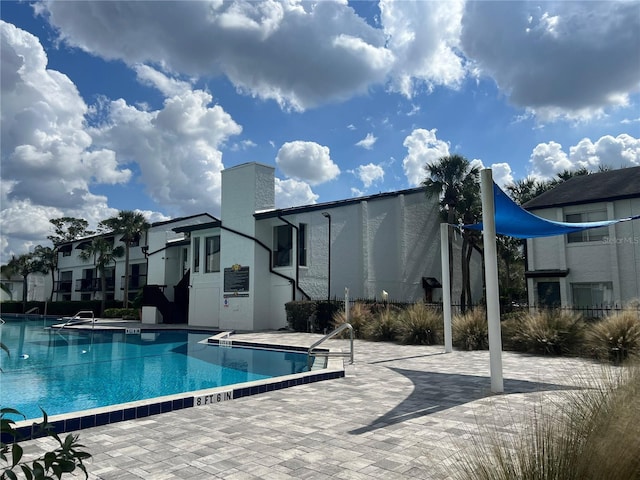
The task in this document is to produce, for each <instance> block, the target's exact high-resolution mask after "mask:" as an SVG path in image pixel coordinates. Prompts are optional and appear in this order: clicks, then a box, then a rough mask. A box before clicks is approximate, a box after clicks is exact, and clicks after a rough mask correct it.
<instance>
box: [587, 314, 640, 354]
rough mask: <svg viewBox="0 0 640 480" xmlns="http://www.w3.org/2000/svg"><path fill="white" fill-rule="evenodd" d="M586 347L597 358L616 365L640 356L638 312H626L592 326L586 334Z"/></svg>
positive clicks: (611, 316)
mask: <svg viewBox="0 0 640 480" xmlns="http://www.w3.org/2000/svg"><path fill="white" fill-rule="evenodd" d="M585 347H586V350H587V351H589V352H591V353H592V354H593V355H594V356H595V357H597V358H599V359H603V360H610V361H612V362H614V363H620V362H623V361H625V360H627V359H628V358H629V357H630V356H638V355H640V317H639V314H638V312H637V311H633V310H624V311H623V312H621V313H619V314H612V315H610V316H608V317H607V318H605V319H604V320H601V321H600V322H598V323H594V324H592V325H590V326H589V328H588V329H587V331H586V334H585Z"/></svg>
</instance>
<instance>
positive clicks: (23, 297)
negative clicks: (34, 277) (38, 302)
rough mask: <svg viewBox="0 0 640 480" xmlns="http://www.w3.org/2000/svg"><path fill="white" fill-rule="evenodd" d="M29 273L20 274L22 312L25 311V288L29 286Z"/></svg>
mask: <svg viewBox="0 0 640 480" xmlns="http://www.w3.org/2000/svg"><path fill="white" fill-rule="evenodd" d="M28 277H29V275H23V276H22V313H27V289H28V288H29V282H28V281H27V278H28Z"/></svg>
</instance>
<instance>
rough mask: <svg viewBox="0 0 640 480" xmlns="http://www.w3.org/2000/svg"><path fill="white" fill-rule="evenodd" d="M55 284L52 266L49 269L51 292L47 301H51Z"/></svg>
mask: <svg viewBox="0 0 640 480" xmlns="http://www.w3.org/2000/svg"><path fill="white" fill-rule="evenodd" d="M55 286H56V275H55V270H54V269H53V268H52V269H51V294H50V295H49V303H52V302H53V289H54V288H55Z"/></svg>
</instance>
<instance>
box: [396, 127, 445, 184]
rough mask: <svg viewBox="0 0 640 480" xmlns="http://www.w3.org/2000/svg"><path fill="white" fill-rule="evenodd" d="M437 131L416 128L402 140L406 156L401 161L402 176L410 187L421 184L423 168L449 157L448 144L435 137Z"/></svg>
mask: <svg viewBox="0 0 640 480" xmlns="http://www.w3.org/2000/svg"><path fill="white" fill-rule="evenodd" d="M436 132H437V129H435V128H434V129H431V130H425V129H423V128H418V129H416V130H414V131H413V132H411V134H410V135H409V136H408V137H406V138H405V139H404V142H403V145H404V146H405V147H406V148H407V156H406V157H404V160H403V161H402V168H403V169H404V174H405V175H406V177H407V180H408V181H409V184H410V185H412V186H417V185H420V183H422V181H423V180H424V179H425V177H426V173H425V169H424V168H425V166H426V165H427V164H432V163H435V162H436V161H438V159H439V158H440V157H446V156H447V155H449V144H448V143H447V142H445V141H443V140H439V139H438V138H437V137H436Z"/></svg>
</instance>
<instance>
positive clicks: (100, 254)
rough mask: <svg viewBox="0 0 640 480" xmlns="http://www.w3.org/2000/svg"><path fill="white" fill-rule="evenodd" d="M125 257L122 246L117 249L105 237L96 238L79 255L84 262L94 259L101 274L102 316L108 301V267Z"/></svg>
mask: <svg viewBox="0 0 640 480" xmlns="http://www.w3.org/2000/svg"><path fill="white" fill-rule="evenodd" d="M122 255H124V248H122V247H121V246H118V247H115V248H114V246H113V243H112V242H110V241H108V240H106V239H105V238H104V237H96V238H94V239H93V240H92V241H91V243H90V244H89V245H88V246H87V247H86V248H85V249H84V250H82V251H81V252H80V254H79V255H78V256H79V257H80V258H81V259H82V260H85V261H86V260H90V259H91V258H93V264H94V265H95V266H96V269H97V270H98V272H100V291H101V293H102V295H101V297H102V298H101V302H100V316H102V315H103V313H104V308H105V305H106V299H107V277H106V270H107V267H108V266H109V265H110V264H111V263H114V264H115V261H116V258H120V257H122Z"/></svg>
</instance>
